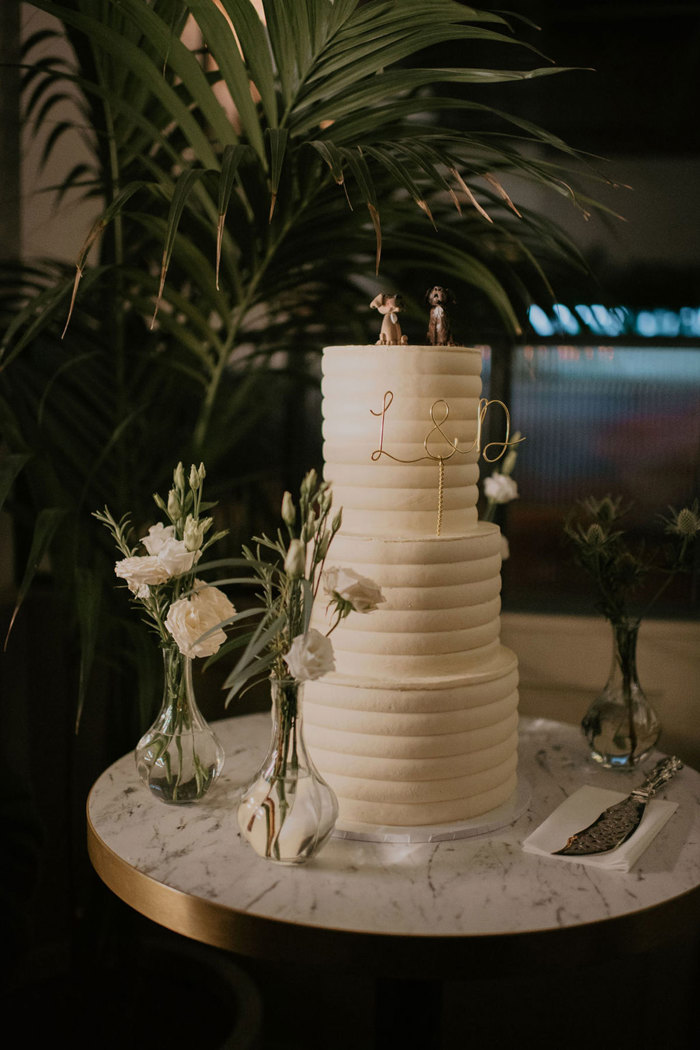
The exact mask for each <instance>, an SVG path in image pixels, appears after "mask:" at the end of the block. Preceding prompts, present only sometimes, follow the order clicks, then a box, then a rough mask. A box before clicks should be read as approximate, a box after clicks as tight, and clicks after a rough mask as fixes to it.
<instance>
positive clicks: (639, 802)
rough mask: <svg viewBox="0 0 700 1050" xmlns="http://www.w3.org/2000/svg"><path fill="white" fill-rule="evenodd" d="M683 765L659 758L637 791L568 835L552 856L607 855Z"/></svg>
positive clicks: (634, 827) (628, 834) (676, 760)
mask: <svg viewBox="0 0 700 1050" xmlns="http://www.w3.org/2000/svg"><path fill="white" fill-rule="evenodd" d="M682 768H683V763H682V762H681V760H680V759H679V758H676V757H675V756H670V757H669V758H662V759H661V761H660V762H657V763H656V765H655V766H654V768H653V769H652V770H651V771H650V772H649V773H648V774H647V776H646V777H645V779H644V781H643V782H642V784H640V786H639V787H638V788H635V789H634V791H632V792H630V794H629V795H628V796H627V798H623V799H622V801H621V802H616V803H615V805H614V806H609V807H608V808H607V809H604V810H603V812H602V813H601V814H600V816H599V817H598V818H597V819H596V820H594V821H593V823H592V824H589V825H588V827H587V828H582V829H581V831H577V832H576V833H575V834H574V835H572V836H571V838H570V839H569V841H568V842H567V843H566V845H565V846H563V847H562V849H557V850H554V851H553V854H552V855H553V856H555V857H557V856H562V857H577V856H578V857H590V856H592V855H594V854H596V853H609V852H610V850H614V849H617V847H618V846H621V845H622V843H623V842H627V839H628V838H630V837H631V836H632V835H634V833H635V831H636V830H637V828H638V827H639V825H640V822H641V820H642V817H643V816H644V810H645V809H646V806H647V802H648V801H649V799H650V798H651V797H652V795H654V794H655V793H656V791H658V789H659V788H660V787H661V785H662V784H665V783H667V782H668V781H669V780H670V779H671V777H673V776H675V775H676V773H677V772H678V770H679V769H682Z"/></svg>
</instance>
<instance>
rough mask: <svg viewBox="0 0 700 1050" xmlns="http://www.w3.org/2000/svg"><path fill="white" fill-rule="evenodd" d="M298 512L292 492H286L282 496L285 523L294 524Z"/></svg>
mask: <svg viewBox="0 0 700 1050" xmlns="http://www.w3.org/2000/svg"><path fill="white" fill-rule="evenodd" d="M296 516H297V512H296V507H295V506H294V501H293V499H292V494H291V492H285V494H284V496H283V497H282V521H283V522H284V523H285V525H293V524H294V522H295V520H296Z"/></svg>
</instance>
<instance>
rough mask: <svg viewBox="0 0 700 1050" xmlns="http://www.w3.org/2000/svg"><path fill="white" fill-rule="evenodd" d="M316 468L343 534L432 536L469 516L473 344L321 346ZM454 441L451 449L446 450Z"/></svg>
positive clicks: (460, 530)
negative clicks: (338, 512) (339, 513)
mask: <svg viewBox="0 0 700 1050" xmlns="http://www.w3.org/2000/svg"><path fill="white" fill-rule="evenodd" d="M322 368H323V381H322V393H323V409H322V411H323V439H324V445H323V456H324V462H325V468H324V476H325V478H326V480H328V481H330V482H331V483H332V485H333V501H334V504H335V505H336V506H338V507H342V508H343V532H344V533H345V534H346V535H347V534H348V533H355V534H359V535H374V536H381V535H385V536H393V537H395V538H396V537H399V538H400V537H404V536H405V537H417V536H426V537H427V536H435V534H436V529H437V522H438V500H439V495H440V489H439V477H440V460H442V464H443V485H442V512H441V515H440V535H442V536H448V535H463V534H464V533H465V532H466V531H468V530H470V529H471V527H472V526H473V525H474V524H475V523H476V521H477V512H476V502H477V498H478V489H477V482H478V480H479V465H478V458H479V453H478V450H477V448H476V438H477V423H478V414H479V399H480V396H481V351H480V350H475V349H471V348H468V347H462V346H436V347H433V346H374V345H373V346H331V347H326V349H325V350H324V352H323V363H322ZM455 443H456V450H455Z"/></svg>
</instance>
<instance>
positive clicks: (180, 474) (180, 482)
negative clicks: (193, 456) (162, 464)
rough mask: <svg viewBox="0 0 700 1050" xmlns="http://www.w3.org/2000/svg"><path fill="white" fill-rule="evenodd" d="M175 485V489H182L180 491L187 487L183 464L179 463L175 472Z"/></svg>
mask: <svg viewBox="0 0 700 1050" xmlns="http://www.w3.org/2000/svg"><path fill="white" fill-rule="evenodd" d="M173 483H174V485H175V488H176V489H180V491H182V489H184V487H185V468H184V467H183V465H182V463H178V465H177V466H176V467H175V470H174V471H173Z"/></svg>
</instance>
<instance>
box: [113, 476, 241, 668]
mask: <svg viewBox="0 0 700 1050" xmlns="http://www.w3.org/2000/svg"><path fill="white" fill-rule="evenodd" d="M205 477H206V471H205V468H204V464H203V463H201V464H200V465H199V467H195V466H192V467H191V468H190V472H189V477H188V478H187V479H185V471H184V468H183V465H182V463H178V465H177V467H176V468H175V470H174V472H173V485H172V488H171V489H170V491H169V493H168V498H167V500H164V499H163V498H162V497H161V496H159V495H157V494H156V495H154V497H153V499H154V501H155V503H156V505H157V506H158V507H159V509H160V510H161V511H162V512H163V513H164V514H165V516H166V518H167V520H168V524H167V525H164V524H163V523H162V522H157V523H156V524H155V525H151V527H150V528H149V530H148V533H147V534H146V535H145V536H142V537H141V539H140V540H139V544H140V546H141V547H143V549H144V550H145V552H146V553H145V554H143V553H141V551H140V548H139V546H135V545H133V543H132V542H131V533H132V528H131V523H130V520H129V515H128V514H127V515H124V517H122V518H121V519H120V520H119V521H116V520H115V518H114V517H113V516H112V514H111V513H110V511H109V508H108V507H105V509H104V510H103V511H96V512H95V513H94V515H93V516H94V517H95V518H97V520H98V521H100V522H102V524H103V525H105V526H106V527H107V528H108V529H109V531H110V532H111V533H112V536H113V538H114V541H115V543H116V546H117V548H118V550H119V551H120V552H121V554H122V555H123V557H122V558H120V559H119V560H118V561H117V563H116V565H115V566H114V572H115V575H116V576H117V577H118V578H119V579H122V580H124V581H125V583H126V585H127V587H128V588H129V591H130V592H131V594H132V595H133V600H134V601H135V602H136V603H137V604H138V605H139V606H140V607H141V609H142V610H143V612H144V613H145V615H146V619H147V621H149V622H150V625H151V627H152V628H153V630H154V631H155V633H156V634H157V636H158V639H159V641H160V644H161V646H162V647H163V648H167V647H168V646H172V645H176V646H177V648H178V650H179V651H180V652H181V653H182V655H183V656H186V657H190V658H195V657H202V656H211V655H213V654H214V653H215V652H217V651H218V649H219V647H220V645H221V643H222V642H223V641H225V638H226V635H225V633H224V631H223V629H222V623H223V622H224V621H227V620H230V619H231V618H232V617H233V616H234V613H235V609H234V607H233V605H232V604H231V602H230V601H229V599H228V598H227V596H226V595H225V594H224V593H223V591H221V590H219V588H218V587H212V586H210V585H209V584H207V583H205V582H204V581H203V580H199V579H197V578H196V576H195V569H196V566H197V563H198V562H199V560H200V558H201V557H202V554H203V553H204V551H205V550H207V548H208V547H211V546H212V544H214V543H216V542H217V540H220V539H222V538H223V537H224V536H225V535H226V530H223V531H220V532H216V533H214V534H213V535H212V536H210V537H209V539H205V537H206V535H207V533H208V532H209V530H210V529H211V526H212V524H213V518H211V517H203V516H202V514H203V512H204V511H207V510H210V509H211V508H212V507H213V506H215V504H213V503H204V502H203V499H202V492H203V486H204V478H205Z"/></svg>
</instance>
